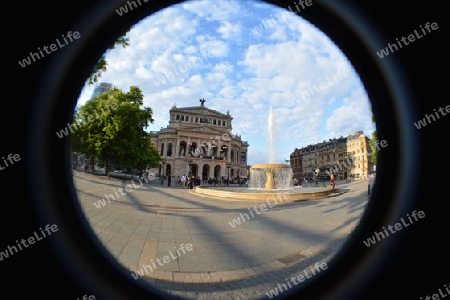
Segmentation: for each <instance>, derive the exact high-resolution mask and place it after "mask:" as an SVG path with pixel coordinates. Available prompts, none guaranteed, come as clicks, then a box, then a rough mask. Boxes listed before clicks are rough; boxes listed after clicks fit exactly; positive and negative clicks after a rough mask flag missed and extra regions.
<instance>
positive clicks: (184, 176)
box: [181, 174, 187, 188]
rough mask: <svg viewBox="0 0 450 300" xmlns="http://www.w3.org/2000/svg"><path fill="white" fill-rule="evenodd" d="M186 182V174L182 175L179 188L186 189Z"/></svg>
mask: <svg viewBox="0 0 450 300" xmlns="http://www.w3.org/2000/svg"><path fill="white" fill-rule="evenodd" d="M186 181H187V177H186V174H183V176H181V186H182V187H183V188H186Z"/></svg>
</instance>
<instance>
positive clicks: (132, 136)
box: [71, 86, 161, 178]
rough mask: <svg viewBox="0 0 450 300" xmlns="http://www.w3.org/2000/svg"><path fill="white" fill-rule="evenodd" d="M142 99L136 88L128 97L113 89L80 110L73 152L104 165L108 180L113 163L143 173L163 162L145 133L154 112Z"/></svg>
mask: <svg viewBox="0 0 450 300" xmlns="http://www.w3.org/2000/svg"><path fill="white" fill-rule="evenodd" d="M143 99H144V96H143V94H142V91H141V90H140V89H139V87H137V86H132V87H130V91H129V92H127V93H124V92H123V91H121V90H119V89H117V88H114V89H112V90H110V91H107V92H105V93H103V94H101V95H100V96H98V97H95V98H93V99H90V100H89V101H87V102H86V103H85V104H84V105H83V106H80V107H78V108H77V109H76V111H75V116H74V125H73V126H72V127H73V129H74V130H73V135H72V140H71V143H72V144H71V147H72V150H73V151H75V152H79V153H84V154H86V155H88V156H90V157H95V158H96V159H98V160H99V161H101V162H103V163H104V165H105V167H106V170H107V175H108V178H109V172H110V169H111V163H113V164H114V165H115V166H121V167H122V168H123V167H128V168H130V169H138V170H141V171H142V170H144V169H146V168H148V167H153V166H155V165H158V164H159V161H160V160H161V158H160V156H159V153H158V152H157V151H156V149H154V147H152V146H151V143H150V142H151V136H150V133H148V132H147V131H146V130H145V129H146V128H147V127H148V126H149V125H150V124H151V123H153V122H154V120H153V111H152V109H151V108H150V107H145V106H143Z"/></svg>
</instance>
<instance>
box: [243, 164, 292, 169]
mask: <svg viewBox="0 0 450 300" xmlns="http://www.w3.org/2000/svg"><path fill="white" fill-rule="evenodd" d="M290 167H291V166H290V165H286V164H256V165H254V166H252V167H251V168H250V169H269V168H272V169H275V168H277V169H281V168H283V169H284V168H290Z"/></svg>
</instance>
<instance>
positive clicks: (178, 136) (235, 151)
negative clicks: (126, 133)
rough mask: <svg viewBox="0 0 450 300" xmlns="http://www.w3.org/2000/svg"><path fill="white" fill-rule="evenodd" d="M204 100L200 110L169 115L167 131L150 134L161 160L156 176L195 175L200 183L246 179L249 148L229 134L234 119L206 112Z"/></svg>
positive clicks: (179, 110) (188, 109) (178, 110)
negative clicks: (244, 177)
mask: <svg viewBox="0 0 450 300" xmlns="http://www.w3.org/2000/svg"><path fill="white" fill-rule="evenodd" d="M205 101H206V100H204V99H200V103H201V104H200V105H199V106H193V107H183V108H178V107H176V106H175V105H174V106H173V107H172V109H171V110H170V112H169V115H170V121H169V125H168V126H167V127H166V128H161V130H160V131H157V132H152V133H151V134H152V146H154V147H156V148H157V149H158V151H159V154H160V155H161V157H162V158H163V160H164V161H163V163H162V164H161V166H160V167H159V170H158V171H159V172H158V173H159V174H162V175H171V176H182V175H183V174H186V175H189V174H190V175H194V176H198V177H200V178H201V179H209V178H218V179H219V178H221V179H226V178H228V176H229V178H230V180H231V179H235V178H237V177H243V176H247V175H248V168H247V151H248V147H249V144H248V143H247V142H246V141H242V140H241V136H238V135H233V134H232V133H231V129H232V120H233V117H232V116H231V115H230V113H229V111H227V112H226V113H225V114H223V113H220V112H218V111H215V110H212V109H209V108H207V107H206V106H205V104H204V103H205Z"/></svg>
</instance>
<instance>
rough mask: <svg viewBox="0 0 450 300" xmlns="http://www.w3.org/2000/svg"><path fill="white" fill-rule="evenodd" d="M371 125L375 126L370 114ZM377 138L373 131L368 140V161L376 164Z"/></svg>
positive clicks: (375, 132)
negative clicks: (369, 150)
mask: <svg viewBox="0 0 450 300" xmlns="http://www.w3.org/2000/svg"><path fill="white" fill-rule="evenodd" d="M370 111H372V108H371V109H370ZM372 123H374V124H375V117H374V115H373V112H372ZM377 140H378V138H377V131H376V130H375V131H373V132H372V138H371V140H370V148H371V153H370V158H369V159H370V160H371V161H372V162H373V163H374V164H376V163H377V157H378V148H377V146H376V144H375V143H376V142H377Z"/></svg>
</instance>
